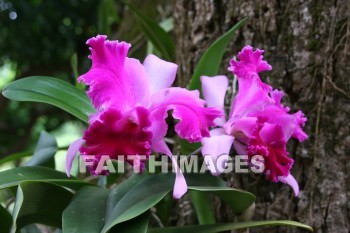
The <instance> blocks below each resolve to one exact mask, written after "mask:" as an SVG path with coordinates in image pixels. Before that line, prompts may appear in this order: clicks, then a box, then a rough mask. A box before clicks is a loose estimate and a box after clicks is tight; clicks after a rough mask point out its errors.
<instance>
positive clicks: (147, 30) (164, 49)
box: [126, 3, 175, 61]
mask: <svg viewBox="0 0 350 233" xmlns="http://www.w3.org/2000/svg"><path fill="white" fill-rule="evenodd" d="M126 4H127V5H128V7H129V9H130V11H131V12H132V13H133V15H134V16H135V18H136V19H137V21H138V23H139V25H140V29H141V30H142V32H143V33H144V34H145V36H146V37H147V38H148V39H149V40H150V41H151V42H152V44H153V45H154V46H155V47H156V48H157V50H158V51H159V52H160V53H161V54H162V55H163V56H162V57H163V58H164V59H165V60H168V61H173V60H174V55H175V47H174V42H173V40H172V38H171V37H170V36H169V34H167V33H166V32H165V31H164V29H163V28H161V27H160V26H159V25H158V23H157V22H155V21H153V20H152V19H150V18H148V17H146V16H145V15H143V14H142V13H141V12H140V11H139V10H138V9H137V8H136V7H135V6H134V5H132V4H130V3H126Z"/></svg>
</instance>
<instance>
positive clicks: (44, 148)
mask: <svg viewBox="0 0 350 233" xmlns="http://www.w3.org/2000/svg"><path fill="white" fill-rule="evenodd" d="M56 152H57V142H56V138H55V137H54V136H52V135H51V134H49V133H47V132H45V131H42V132H41V133H40V137H39V140H38V143H37V144H36V147H35V150H34V154H33V156H32V158H31V159H30V160H29V161H28V162H27V163H26V164H25V166H40V165H46V166H48V167H51V168H55V159H54V156H55V154H56Z"/></svg>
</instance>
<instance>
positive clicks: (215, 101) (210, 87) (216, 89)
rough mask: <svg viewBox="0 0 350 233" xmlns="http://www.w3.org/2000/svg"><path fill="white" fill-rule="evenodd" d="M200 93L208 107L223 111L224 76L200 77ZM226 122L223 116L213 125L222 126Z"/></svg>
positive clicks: (226, 81) (225, 88) (226, 83)
mask: <svg viewBox="0 0 350 233" xmlns="http://www.w3.org/2000/svg"><path fill="white" fill-rule="evenodd" d="M201 81H202V92H203V96H204V99H205V100H206V102H207V106H208V107H218V108H219V109H222V110H224V102H225V95H226V90H227V87H228V80H227V77H226V76H223V75H219V76H214V77H208V76H201ZM225 122H226V119H225V116H223V117H222V118H218V119H216V120H215V123H216V124H217V125H219V126H222V125H223V124H224V123H225Z"/></svg>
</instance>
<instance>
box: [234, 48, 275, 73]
mask: <svg viewBox="0 0 350 233" xmlns="http://www.w3.org/2000/svg"><path fill="white" fill-rule="evenodd" d="M263 54H264V50H260V49H256V50H255V51H253V47H252V46H250V45H247V46H245V47H244V48H243V49H242V51H241V52H239V53H238V56H237V57H238V59H239V60H240V61H235V60H234V59H231V61H230V65H231V66H230V67H229V70H230V71H232V72H233V73H234V74H235V75H237V76H238V77H248V76H249V75H251V74H257V73H260V72H262V71H266V70H272V67H271V66H270V65H269V64H268V63H267V62H266V61H264V60H263Z"/></svg>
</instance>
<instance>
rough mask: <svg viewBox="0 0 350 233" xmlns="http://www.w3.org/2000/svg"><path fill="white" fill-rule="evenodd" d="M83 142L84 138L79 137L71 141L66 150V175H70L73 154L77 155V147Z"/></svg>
mask: <svg viewBox="0 0 350 233" xmlns="http://www.w3.org/2000/svg"><path fill="white" fill-rule="evenodd" d="M83 143H84V140H83V139H81V138H79V139H77V140H75V141H74V142H72V143H71V144H70V146H69V148H68V150H67V156H66V173H67V176H68V177H70V171H71V169H72V164H73V160H74V158H75V156H76V155H77V153H78V151H79V148H80V147H81V145H82V144H83Z"/></svg>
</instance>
